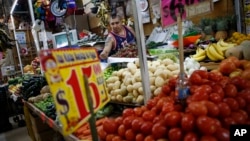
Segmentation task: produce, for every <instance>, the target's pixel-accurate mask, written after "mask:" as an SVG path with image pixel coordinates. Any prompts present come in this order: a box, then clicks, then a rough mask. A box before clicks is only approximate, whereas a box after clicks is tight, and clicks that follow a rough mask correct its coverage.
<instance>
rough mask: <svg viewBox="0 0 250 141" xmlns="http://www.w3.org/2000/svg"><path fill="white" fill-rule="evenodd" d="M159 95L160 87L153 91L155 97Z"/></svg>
mask: <svg viewBox="0 0 250 141" xmlns="http://www.w3.org/2000/svg"><path fill="white" fill-rule="evenodd" d="M160 93H161V87H158V88H157V89H155V91H154V96H157V95H158V94H160Z"/></svg>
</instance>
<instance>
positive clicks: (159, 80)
mask: <svg viewBox="0 0 250 141" xmlns="http://www.w3.org/2000/svg"><path fill="white" fill-rule="evenodd" d="M163 84H164V79H163V78H162V77H160V76H157V77H156V78H155V86H156V87H161V86H162V85H163Z"/></svg>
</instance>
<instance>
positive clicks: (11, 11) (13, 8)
mask: <svg viewBox="0 0 250 141" xmlns="http://www.w3.org/2000/svg"><path fill="white" fill-rule="evenodd" d="M17 1H18V0H15V1H14V3H13V5H12V6H11V10H10V15H12V14H13V12H14V10H15V7H16V4H17Z"/></svg>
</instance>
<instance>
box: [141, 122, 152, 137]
mask: <svg viewBox="0 0 250 141" xmlns="http://www.w3.org/2000/svg"><path fill="white" fill-rule="evenodd" d="M152 127H153V123H152V122H150V121H146V122H144V123H142V125H141V132H142V133H143V134H144V135H149V134H150V133H151V130H152Z"/></svg>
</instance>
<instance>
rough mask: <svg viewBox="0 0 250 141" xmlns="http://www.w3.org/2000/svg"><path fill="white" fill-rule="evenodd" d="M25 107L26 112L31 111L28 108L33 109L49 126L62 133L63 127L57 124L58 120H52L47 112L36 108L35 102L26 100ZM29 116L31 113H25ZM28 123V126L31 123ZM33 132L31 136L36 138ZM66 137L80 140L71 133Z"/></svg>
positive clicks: (68, 140)
mask: <svg viewBox="0 0 250 141" xmlns="http://www.w3.org/2000/svg"><path fill="white" fill-rule="evenodd" d="M24 107H26V108H25V109H26V112H25V114H29V111H27V110H31V111H32V112H34V113H35V114H36V115H37V116H38V117H39V118H40V119H41V120H42V122H43V123H46V124H48V125H49V127H51V128H52V129H53V130H55V131H56V132H59V133H60V134H61V133H62V131H61V127H60V126H59V125H58V124H56V122H55V121H54V120H52V119H51V118H49V117H47V116H46V115H45V113H43V112H42V111H41V110H39V109H38V108H36V107H35V106H34V105H33V104H31V103H29V102H27V101H24ZM28 116H29V115H25V118H27V117H28ZM28 119H29V118H28ZM28 119H26V122H27V120H28ZM28 123H29V122H28ZM28 123H27V127H28V125H29V124H28ZM29 131H30V130H29ZM32 134H33V133H32V131H31V132H30V136H31V138H32V139H33V140H34V136H32ZM64 138H65V140H66V141H76V140H78V139H77V138H76V137H75V136H74V135H69V136H66V137H64Z"/></svg>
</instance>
